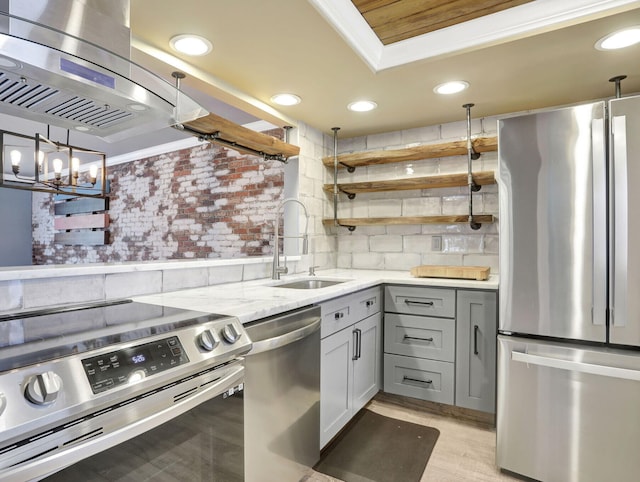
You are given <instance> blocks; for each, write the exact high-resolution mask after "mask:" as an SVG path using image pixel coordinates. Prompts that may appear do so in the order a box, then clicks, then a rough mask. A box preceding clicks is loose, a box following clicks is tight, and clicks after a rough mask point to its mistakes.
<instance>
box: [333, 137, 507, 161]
mask: <svg viewBox="0 0 640 482" xmlns="http://www.w3.org/2000/svg"><path fill="white" fill-rule="evenodd" d="M472 145H473V149H474V150H475V152H491V151H497V150H498V139H497V137H478V138H476V139H473V140H472ZM464 154H467V141H466V140H463V141H452V142H442V143H438V144H423V145H420V146H414V147H406V148H404V149H397V150H388V151H385V150H382V151H367V152H354V153H350V154H340V155H339V156H338V162H339V163H340V164H338V168H339V169H343V168H345V167H346V166H349V167H360V166H371V165H380V164H389V163H392V162H403V161H418V160H421V159H434V158H437V157H450V156H462V155H464ZM322 163H323V164H324V165H325V166H327V167H332V166H333V156H327V157H323V158H322Z"/></svg>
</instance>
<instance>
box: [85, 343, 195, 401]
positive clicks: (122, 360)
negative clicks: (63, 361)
mask: <svg viewBox="0 0 640 482" xmlns="http://www.w3.org/2000/svg"><path fill="white" fill-rule="evenodd" d="M188 361H189V358H188V357H187V355H186V353H185V352H184V349H183V348H182V345H181V344H180V340H179V339H178V337H177V336H172V337H170V338H165V339H163V340H158V341H154V342H151V343H145V344H144V345H138V346H135V347H132V348H126V349H123V350H118V351H114V352H110V353H106V354H104V355H100V356H95V357H92V358H86V359H84V360H82V365H83V368H84V372H85V374H86V375H87V378H88V379H89V383H90V384H91V390H92V391H93V393H100V392H104V391H105V390H110V389H111V388H115V387H117V386H120V385H124V384H127V383H132V382H133V381H135V380H139V379H140V378H145V377H148V376H151V375H155V374H156V373H160V372H163V371H165V370H169V369H171V368H174V367H177V366H180V365H182V364H184V363H187V362H188Z"/></svg>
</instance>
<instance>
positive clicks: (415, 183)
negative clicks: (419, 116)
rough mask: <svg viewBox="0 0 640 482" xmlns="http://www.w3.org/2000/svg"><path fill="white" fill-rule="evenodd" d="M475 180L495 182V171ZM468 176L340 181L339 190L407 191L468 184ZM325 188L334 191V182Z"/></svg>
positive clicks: (463, 174) (449, 175)
mask: <svg viewBox="0 0 640 482" xmlns="http://www.w3.org/2000/svg"><path fill="white" fill-rule="evenodd" d="M473 180H474V182H475V183H476V184H477V185H479V186H484V185H487V184H495V183H496V179H495V176H494V173H493V171H483V172H477V173H475V174H474V175H473ZM467 182H468V176H467V173H466V172H463V173H456V174H440V175H437V176H426V177H413V178H406V179H392V180H385V181H362V182H344V183H341V182H339V183H338V190H339V191H341V192H343V193H345V194H357V193H362V192H383V191H407V190H411V189H434V188H442V187H461V186H466V185H467ZM324 190H325V191H327V192H333V183H331V184H325V185H324Z"/></svg>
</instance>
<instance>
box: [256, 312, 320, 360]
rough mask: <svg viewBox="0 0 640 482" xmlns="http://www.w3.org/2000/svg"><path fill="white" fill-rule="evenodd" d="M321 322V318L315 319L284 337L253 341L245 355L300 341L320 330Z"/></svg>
mask: <svg viewBox="0 0 640 482" xmlns="http://www.w3.org/2000/svg"><path fill="white" fill-rule="evenodd" d="M321 322H322V318H316V319H314V321H313V322H312V323H310V324H308V325H305V326H303V327H301V328H298V329H296V330H293V331H290V332H288V333H285V334H284V335H280V336H274V337H273V338H268V339H266V340H260V341H254V342H253V345H252V347H251V351H250V352H249V353H247V355H246V356H251V355H256V354H258V353H262V352H264V351H269V350H275V349H276V348H279V347H281V346H285V345H289V344H290V343H293V342H296V341H298V340H302V339H303V338H306V337H307V336H309V335H311V334H312V333H315V332H316V331H318V330H319V329H320V323H321ZM249 336H251V334H249Z"/></svg>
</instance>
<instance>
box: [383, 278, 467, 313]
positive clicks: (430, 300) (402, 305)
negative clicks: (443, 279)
mask: <svg viewBox="0 0 640 482" xmlns="http://www.w3.org/2000/svg"><path fill="white" fill-rule="evenodd" d="M384 303H385V311H392V312H394V313H407V314H409V315H426V316H440V317H446V318H453V317H455V314H456V292H455V290H452V289H439V288H425V287H422V286H393V285H391V286H387V287H386V288H385V297H384Z"/></svg>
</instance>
